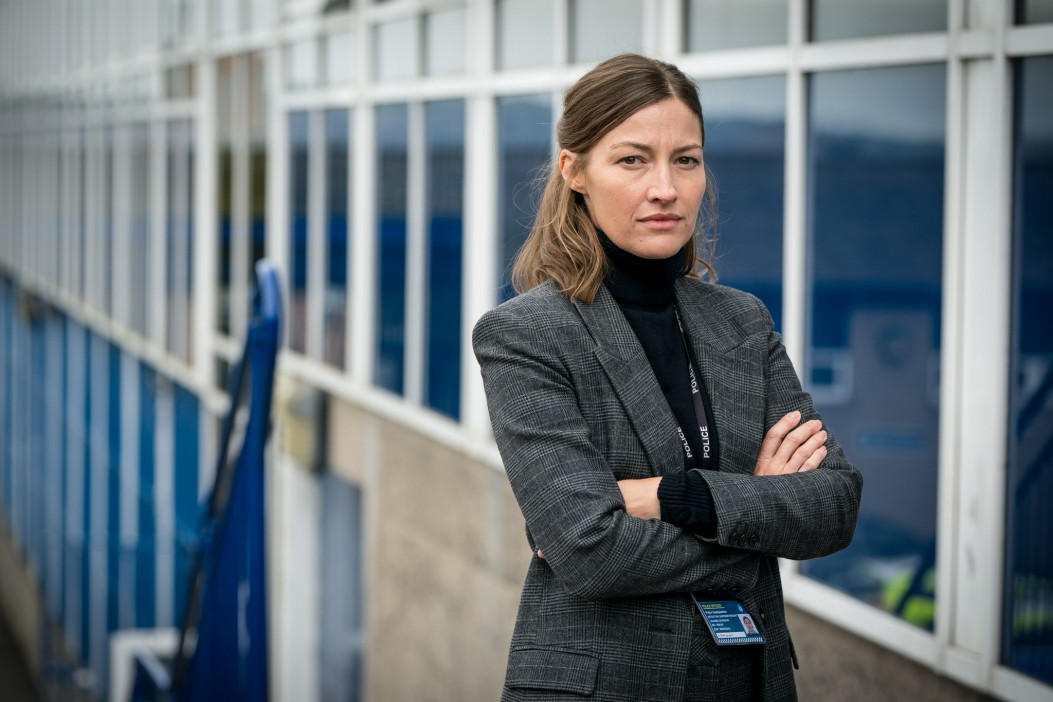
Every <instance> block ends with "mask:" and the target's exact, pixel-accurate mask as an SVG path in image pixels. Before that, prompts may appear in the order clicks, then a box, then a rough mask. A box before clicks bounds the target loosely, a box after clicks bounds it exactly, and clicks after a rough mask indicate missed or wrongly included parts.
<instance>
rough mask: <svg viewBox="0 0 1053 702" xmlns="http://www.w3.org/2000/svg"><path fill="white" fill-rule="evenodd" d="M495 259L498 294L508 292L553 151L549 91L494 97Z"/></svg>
mask: <svg viewBox="0 0 1053 702" xmlns="http://www.w3.org/2000/svg"><path fill="white" fill-rule="evenodd" d="M497 124H498V127H497V130H498V131H497V142H498V169H499V170H498V179H499V180H498V186H497V188H498V221H499V222H500V227H501V234H500V239H499V241H498V251H497V256H498V257H497V261H498V273H499V276H500V277H499V284H500V286H501V300H507V299H508V298H510V297H512V295H513V291H512V284H511V282H510V281H511V274H512V261H513V259H514V257H515V255H516V252H517V251H519V247H521V246H522V245H523V242H524V241H526V238H527V234H529V233H530V227H531V226H532V225H533V223H534V213H535V212H536V211H537V206H538V202H539V199H540V195H541V188H542V186H541V185H540V184H538V183H537V179H538V176H539V175H542V170H541V169H542V167H543V166H545V165H546V164H547V163H548V161H549V158H550V156H551V151H552V135H553V129H554V125H553V120H552V98H551V96H549V95H548V94H541V95H521V96H515V97H502V98H498V100H497Z"/></svg>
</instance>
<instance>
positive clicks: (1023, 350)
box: [1002, 56, 1053, 684]
mask: <svg viewBox="0 0 1053 702" xmlns="http://www.w3.org/2000/svg"><path fill="white" fill-rule="evenodd" d="M1051 98H1053V57H1048V56H1047V57H1042V58H1033V59H1024V60H1023V61H1021V62H1020V64H1019V65H1018V68H1017V127H1016V128H1017V133H1016V154H1015V162H1016V163H1015V166H1016V168H1015V184H1014V185H1015V193H1014V196H1015V202H1014V209H1015V212H1016V216H1015V218H1014V222H1015V232H1014V237H1015V241H1014V246H1015V252H1014V256H1015V263H1014V271H1013V294H1014V301H1013V306H1014V311H1013V327H1014V328H1013V347H1012V349H1013V353H1012V364H1013V365H1012V371H1011V373H1012V374H1011V375H1010V378H1012V379H1013V382H1011V383H1010V388H1011V390H1010V402H1011V405H1010V422H1011V424H1010V426H1009V481H1008V484H1007V486H1006V519H1007V521H1006V535H1007V538H1006V573H1005V578H1006V580H1005V593H1006V597H1005V613H1004V615H1003V618H1002V621H1003V627H1004V629H1003V648H1002V659H1003V660H1004V661H1005V663H1006V664H1007V665H1009V666H1011V667H1012V668H1015V669H1016V670H1019V671H1020V672H1021V673H1024V674H1026V675H1030V676H1033V677H1035V678H1038V679H1039V680H1042V681H1043V682H1045V683H1047V684H1053V550H1051V549H1050V544H1051V543H1053V517H1051V516H1050V510H1049V505H1050V504H1051V503H1053V326H1051V325H1050V323H1049V311H1050V309H1053V236H1050V232H1053V122H1051V121H1050V119H1049V115H1050V111H1051V110H1053V99H1051Z"/></svg>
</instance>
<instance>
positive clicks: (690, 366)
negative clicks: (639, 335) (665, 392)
mask: <svg viewBox="0 0 1053 702" xmlns="http://www.w3.org/2000/svg"><path fill="white" fill-rule="evenodd" d="M673 314H675V315H676V325H677V326H678V327H679V328H680V340H681V341H683V342H684V356H685V357H686V358H687V374H688V379H689V380H690V382H691V401H692V403H693V404H694V406H695V419H696V420H697V421H698V430H699V432H700V433H701V434H702V456H701V458H700V460H699V467H700V468H704V469H707V470H709V469H712V468H713V465H712V463H713V444H712V441H711V437H710V430H709V420H708V416H709V415H708V413H707V412H706V406H705V404H703V402H702V392H703V390H702V388H701V386H700V385H699V381H698V374H697V373H695V364H694V363H692V362H691V349H690V347H688V345H687V334H686V333H684V325H683V324H682V323H681V322H680V312H679V311H678V310H677V309H676V305H674V306H673ZM676 432H677V434H678V435H679V436H680V442H681V443H682V444H683V446H684V453H685V454H687V458H688V460H691V459H693V458H694V455H693V453H692V452H691V445H690V444H689V443H688V441H687V437H686V436H684V431H683V429H681V428H680V427H677V428H676Z"/></svg>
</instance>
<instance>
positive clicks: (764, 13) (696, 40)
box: [685, 0, 787, 51]
mask: <svg viewBox="0 0 1053 702" xmlns="http://www.w3.org/2000/svg"><path fill="white" fill-rule="evenodd" d="M686 12H687V22H686V23H685V30H686V33H687V41H686V42H685V43H686V46H687V50H688V51H713V50H716V49H734V48H738V47H743V46H767V45H770V44H785V43H786V31H787V30H786V0H690V1H689V2H688V3H687V6H686Z"/></svg>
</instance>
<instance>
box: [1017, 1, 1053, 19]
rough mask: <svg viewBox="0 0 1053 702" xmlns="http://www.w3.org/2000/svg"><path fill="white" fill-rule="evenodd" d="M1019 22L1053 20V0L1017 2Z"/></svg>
mask: <svg viewBox="0 0 1053 702" xmlns="http://www.w3.org/2000/svg"><path fill="white" fill-rule="evenodd" d="M1017 22H1019V23H1020V24H1039V23H1044V22H1053V0H1020V1H1019V2H1018V3H1017Z"/></svg>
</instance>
